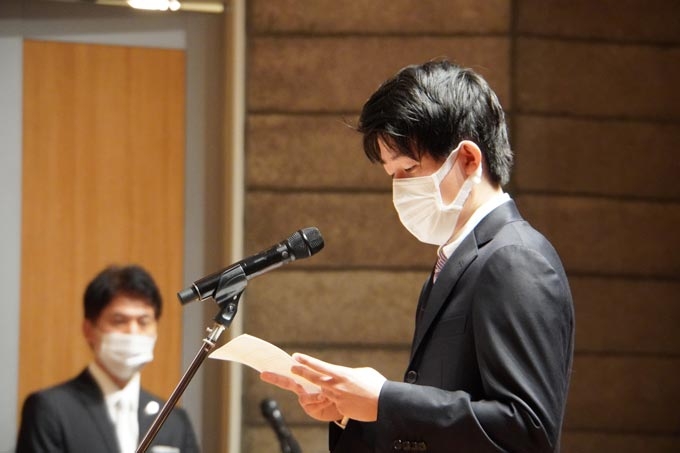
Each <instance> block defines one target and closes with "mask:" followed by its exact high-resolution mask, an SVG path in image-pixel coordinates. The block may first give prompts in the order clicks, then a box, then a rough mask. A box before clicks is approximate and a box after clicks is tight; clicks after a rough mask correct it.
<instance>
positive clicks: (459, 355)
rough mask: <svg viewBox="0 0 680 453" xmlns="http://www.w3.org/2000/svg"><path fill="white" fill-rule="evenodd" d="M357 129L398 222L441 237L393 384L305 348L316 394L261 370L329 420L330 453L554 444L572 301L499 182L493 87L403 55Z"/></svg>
mask: <svg viewBox="0 0 680 453" xmlns="http://www.w3.org/2000/svg"><path fill="white" fill-rule="evenodd" d="M358 129H359V131H360V132H361V133H362V134H363V137H364V150H365V152H366V155H367V156H368V158H369V159H370V160H371V161H372V162H377V163H380V164H381V165H382V167H383V169H384V170H385V171H386V172H387V174H388V175H390V176H391V177H392V180H393V200H394V205H395V208H396V209H397V212H398V214H399V218H400V220H401V222H402V223H403V225H404V226H405V227H406V229H408V230H409V231H410V232H411V233H412V234H413V235H414V236H415V237H416V238H417V239H419V240H420V241H422V242H425V243H429V244H434V245H437V246H439V249H438V259H437V263H436V265H435V266H434V269H433V272H432V274H431V276H430V278H429V279H428V280H427V281H426V282H425V284H424V286H423V289H422V292H421V295H420V299H419V302H418V308H417V310H416V323H415V333H414V337H413V343H412V348H411V358H410V361H409V364H408V368H407V370H406V372H405V375H404V382H392V381H387V380H386V379H385V378H384V377H383V376H382V375H381V374H380V373H378V372H377V371H375V370H373V369H371V368H348V367H343V366H339V365H334V364H330V363H327V362H323V361H321V360H318V359H315V358H313V357H309V356H306V355H303V354H295V355H294V358H295V359H296V360H297V361H298V362H299V363H300V365H299V366H294V367H293V372H294V373H296V374H298V375H300V376H302V377H304V378H306V379H308V380H309V381H311V382H313V383H315V384H317V385H319V386H320V387H321V392H320V393H317V394H307V393H305V392H304V390H303V389H302V387H301V386H299V385H298V384H296V383H295V382H294V381H292V380H290V379H287V378H284V377H282V376H278V375H274V374H271V373H262V375H261V378H262V379H263V380H264V381H266V382H270V383H273V384H275V385H278V386H280V387H282V388H284V389H288V390H291V391H294V392H295V393H297V394H298V399H299V402H300V404H301V406H302V408H303V409H304V410H305V411H306V412H307V414H309V415H310V416H312V417H314V418H316V419H318V420H322V421H330V422H332V423H331V424H330V436H329V437H330V439H329V440H330V449H331V450H332V451H333V452H337V453H340V452H342V453H364V452H366V453H367V452H385V453H386V452H392V451H430V452H471V453H485V452H522V453H530V452H546V453H547V452H557V451H559V444H560V432H561V426H562V422H563V418H564V409H565V405H566V400H567V390H568V385H569V377H570V372H571V363H572V355H573V331H574V314H573V303H572V299H571V293H570V290H569V284H568V282H567V277H566V275H565V272H564V269H563V267H562V264H561V262H560V259H559V257H558V255H557V253H556V252H555V250H554V249H553V247H552V246H551V245H550V243H549V242H548V240H547V239H546V238H545V237H543V236H542V235H541V234H540V233H539V232H537V231H536V230H535V229H533V228H532V227H531V226H530V225H529V223H528V222H527V221H525V220H524V219H523V218H522V217H521V216H520V214H519V212H518V210H517V207H516V206H515V203H514V202H513V201H512V200H511V199H510V197H509V195H508V194H506V193H505V192H504V191H503V189H502V187H503V186H504V185H505V184H506V183H507V182H508V180H509V175H510V168H511V165H512V152H511V150H510V145H509V142H508V136H507V132H506V124H505V118H504V113H503V110H502V108H501V106H500V103H499V101H498V99H497V98H496V95H495V94H494V93H493V91H492V90H491V89H490V87H489V86H488V85H487V83H486V82H485V81H484V79H482V77H480V76H479V75H478V74H476V73H474V72H473V71H472V70H469V69H465V68H461V67H459V66H456V65H454V64H451V63H449V62H447V61H436V62H429V63H426V64H423V65H419V66H410V67H407V68H404V69H403V70H401V71H400V72H399V73H398V74H397V75H396V76H395V77H393V78H391V79H389V80H387V81H386V82H385V83H384V84H383V85H382V86H381V87H380V88H379V89H378V90H377V91H376V93H374V94H373V95H372V96H371V98H370V99H369V100H368V101H367V103H366V104H365V105H364V108H363V110H362V114H361V117H360V120H359V127H358Z"/></svg>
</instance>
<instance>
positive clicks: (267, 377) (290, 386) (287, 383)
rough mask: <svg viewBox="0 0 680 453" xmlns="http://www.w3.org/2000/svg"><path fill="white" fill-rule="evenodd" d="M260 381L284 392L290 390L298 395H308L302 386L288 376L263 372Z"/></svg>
mask: <svg viewBox="0 0 680 453" xmlns="http://www.w3.org/2000/svg"><path fill="white" fill-rule="evenodd" d="M260 379H261V380H263V381H264V382H267V383H269V384H273V385H275V386H277V387H279V388H282V389H284V390H290V391H291V392H293V393H296V394H297V395H303V394H305V393H306V392H305V390H304V388H303V387H302V386H301V385H300V384H298V383H297V382H295V381H294V380H293V379H291V378H289V377H286V376H281V375H280V374H276V373H272V372H270V371H263V372H262V373H260Z"/></svg>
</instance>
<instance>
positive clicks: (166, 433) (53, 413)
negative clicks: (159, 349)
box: [17, 370, 198, 453]
mask: <svg viewBox="0 0 680 453" xmlns="http://www.w3.org/2000/svg"><path fill="white" fill-rule="evenodd" d="M152 401H153V402H157V403H158V404H159V405H160V407H162V406H163V401H161V400H159V399H158V398H156V397H154V396H153V395H151V394H150V393H148V392H146V391H144V390H141V391H140V396H139V411H138V419H139V438H140V440H141V439H142V438H143V437H144V434H146V431H147V430H148V428H149V426H151V423H153V420H154V419H155V417H156V415H157V412H158V411H156V413H153V414H148V413H146V412H145V408H146V407H147V405H148V404H149V403H150V402H152ZM17 445H18V448H17V453H43V452H44V453H48V452H49V453H55V452H69V453H95V452H96V453H118V441H117V439H116V432H115V428H114V426H113V423H112V422H111V419H110V418H109V415H108V412H107V409H106V403H105V402H104V397H103V396H102V393H101V390H100V389H99V386H98V385H97V383H96V382H95V380H94V378H93V377H92V375H91V374H90V373H89V371H87V370H85V371H83V372H82V373H80V374H79V375H78V376H77V377H75V378H74V379H71V380H70V381H67V382H65V383H63V384H60V385H58V386H55V387H52V388H50V389H46V390H43V391H40V392H36V393H34V394H32V395H31V396H29V397H28V398H27V399H26V402H25V403H24V408H23V411H22V423H21V430H20V432H19V441H18V444H17ZM154 445H166V446H171V447H176V448H179V451H180V452H181V453H197V452H198V446H197V443H196V439H195V437H194V433H193V430H192V429H191V425H190V421H189V417H188V416H187V414H186V412H185V411H184V410H183V409H181V408H175V409H173V411H172V412H171V413H170V415H169V417H168V419H167V420H166V421H165V423H164V424H163V428H162V429H161V430H160V431H159V433H158V435H157V436H156V438H155V439H154V442H153V443H152V447H153V446H154ZM148 451H149V452H152V451H153V450H152V448H149V450H148Z"/></svg>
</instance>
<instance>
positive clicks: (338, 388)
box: [291, 353, 387, 422]
mask: <svg viewBox="0 0 680 453" xmlns="http://www.w3.org/2000/svg"><path fill="white" fill-rule="evenodd" d="M293 359H295V360H296V361H298V362H299V363H300V365H297V366H293V367H292V368H291V371H292V372H293V373H294V374H297V375H298V376H301V377H303V378H305V379H307V380H308V381H309V382H311V383H312V384H316V385H318V386H319V387H321V395H323V396H324V397H325V398H326V399H328V401H330V402H331V403H333V404H334V405H335V407H336V408H337V410H338V412H339V413H340V414H342V415H343V416H345V417H349V418H351V419H353V420H359V421H364V422H372V421H375V420H377V418H378V397H379V396H380V390H381V389H382V386H383V384H384V383H385V381H386V380H387V379H385V377H384V376H383V375H381V374H380V373H378V372H377V371H376V370H374V369H373V368H348V367H344V366H340V365H333V364H331V363H328V362H324V361H322V360H319V359H315V358H314V357H310V356H308V355H305V354H299V353H296V354H293Z"/></svg>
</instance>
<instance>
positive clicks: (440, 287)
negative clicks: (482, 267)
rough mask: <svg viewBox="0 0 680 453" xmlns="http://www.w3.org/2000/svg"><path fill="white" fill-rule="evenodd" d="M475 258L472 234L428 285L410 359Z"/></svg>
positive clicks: (424, 292)
mask: <svg viewBox="0 0 680 453" xmlns="http://www.w3.org/2000/svg"><path fill="white" fill-rule="evenodd" d="M476 257H477V243H476V241H475V238H474V232H473V233H471V234H470V235H468V237H467V238H465V239H464V240H463V242H461V244H460V246H458V249H457V250H456V252H455V253H454V254H453V255H452V256H451V258H449V260H448V261H447V262H446V264H445V265H444V267H443V268H442V270H441V272H440V274H439V278H438V279H437V282H436V283H434V284H431V283H429V284H430V285H431V287H430V288H429V292H428V291H423V296H424V297H426V299H425V301H424V303H423V311H422V315H421V317H420V321H419V322H418V325H417V326H416V334H415V337H414V339H413V347H412V348H411V351H412V352H411V358H412V359H413V357H415V355H416V353H417V351H418V348H419V347H420V345H421V343H422V341H423V338H425V335H426V333H427V331H428V330H430V327H431V326H432V323H433V322H434V320H435V318H436V317H437V314H438V313H439V311H440V310H441V309H442V308H443V307H444V305H445V303H446V301H447V300H448V297H447V296H448V295H449V294H450V293H451V291H452V290H453V288H454V286H455V285H456V283H457V282H458V280H459V279H460V276H461V275H462V274H463V272H465V269H467V268H468V266H469V265H470V263H472V262H473V261H474V260H475V258H476ZM421 302H423V301H421Z"/></svg>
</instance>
